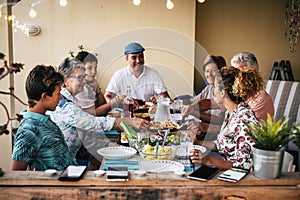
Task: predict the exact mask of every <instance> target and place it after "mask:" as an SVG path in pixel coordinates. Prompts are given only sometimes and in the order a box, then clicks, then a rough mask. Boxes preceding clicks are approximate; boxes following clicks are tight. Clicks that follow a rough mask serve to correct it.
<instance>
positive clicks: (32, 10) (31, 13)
mask: <svg viewBox="0 0 300 200" xmlns="http://www.w3.org/2000/svg"><path fill="white" fill-rule="evenodd" d="M29 16H30V17H31V18H35V17H36V16H37V13H36V11H35V10H34V9H33V6H32V7H31V9H30V11H29Z"/></svg>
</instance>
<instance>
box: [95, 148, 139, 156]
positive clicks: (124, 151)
mask: <svg viewBox="0 0 300 200" xmlns="http://www.w3.org/2000/svg"><path fill="white" fill-rule="evenodd" d="M97 153H98V154H100V155H101V156H103V157H104V158H105V159H127V158H130V157H131V156H133V155H134V154H136V149H134V148H132V147H124V146H113V147H105V148H101V149H98V150H97Z"/></svg>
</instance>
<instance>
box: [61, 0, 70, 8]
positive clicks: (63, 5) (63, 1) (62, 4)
mask: <svg viewBox="0 0 300 200" xmlns="http://www.w3.org/2000/svg"><path fill="white" fill-rule="evenodd" d="M59 5H60V6H62V7H66V6H67V5H68V1H67V0H59Z"/></svg>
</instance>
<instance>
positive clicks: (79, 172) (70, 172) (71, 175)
mask: <svg viewBox="0 0 300 200" xmlns="http://www.w3.org/2000/svg"><path fill="white" fill-rule="evenodd" d="M85 171H86V166H75V165H69V166H68V167H67V168H66V169H65V170H64V171H63V172H62V173H61V174H60V175H59V177H58V180H60V181H78V180H80V179H81V178H82V177H83V175H84V173H85Z"/></svg>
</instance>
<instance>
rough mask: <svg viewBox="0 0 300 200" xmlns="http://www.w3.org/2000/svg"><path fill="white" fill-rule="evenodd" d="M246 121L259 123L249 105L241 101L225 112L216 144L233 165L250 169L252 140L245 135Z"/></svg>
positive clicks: (247, 130) (246, 130)
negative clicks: (230, 111) (229, 111)
mask: <svg viewBox="0 0 300 200" xmlns="http://www.w3.org/2000/svg"><path fill="white" fill-rule="evenodd" d="M246 123H247V124H248V123H254V124H260V123H259V121H258V120H257V118H256V117H255V114H254V112H253V111H252V110H251V108H250V107H249V105H248V104H246V103H244V102H242V103H240V104H238V107H237V108H236V109H234V110H233V112H232V113H231V114H230V113H228V112H226V115H225V119H224V122H223V125H222V128H221V131H220V134H219V135H218V138H217V142H216V145H217V149H218V151H219V153H220V154H222V155H224V156H225V158H226V160H228V161H231V162H232V164H233V167H238V168H243V169H251V168H252V165H253V151H252V150H253V149H252V146H253V145H254V141H253V140H252V139H251V138H250V137H249V136H248V135H247V132H249V129H248V128H247V126H246Z"/></svg>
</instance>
